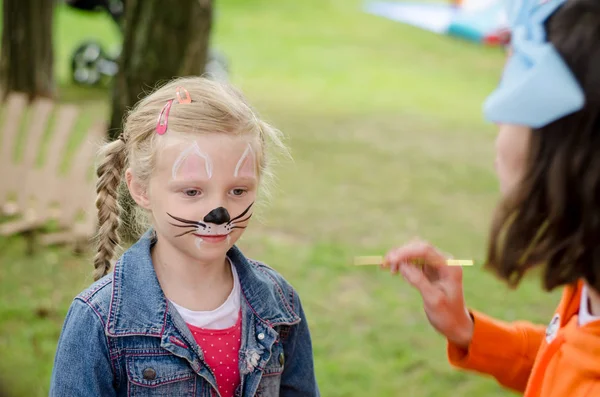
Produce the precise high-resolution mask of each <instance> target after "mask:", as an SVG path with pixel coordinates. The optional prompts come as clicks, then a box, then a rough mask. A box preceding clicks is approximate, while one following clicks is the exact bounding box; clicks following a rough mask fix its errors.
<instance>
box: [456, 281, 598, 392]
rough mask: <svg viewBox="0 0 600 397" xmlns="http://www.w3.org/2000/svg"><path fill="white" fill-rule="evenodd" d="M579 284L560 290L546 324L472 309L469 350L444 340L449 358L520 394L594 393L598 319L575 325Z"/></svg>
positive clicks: (578, 302)
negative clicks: (496, 316) (511, 320)
mask: <svg viewBox="0 0 600 397" xmlns="http://www.w3.org/2000/svg"><path fill="white" fill-rule="evenodd" d="M582 287H583V283H582V282H579V283H577V284H576V285H574V286H570V287H566V288H565V289H564V291H563V296H562V299H561V301H560V304H559V306H558V308H557V310H556V315H555V316H554V319H553V321H552V322H551V324H550V325H549V326H548V327H547V328H546V327H542V326H536V325H533V324H531V323H528V322H514V323H505V322H501V321H498V320H495V319H493V318H490V317H488V316H486V315H485V314H482V313H479V312H475V311H472V312H471V313H472V314H473V317H474V319H475V328H474V334H473V340H472V342H471V345H470V346H469V350H468V351H465V350H463V349H461V348H460V347H458V346H455V345H453V344H452V343H448V359H449V361H450V363H451V364H452V365H454V366H456V367H458V368H462V369H467V370H472V371H476V372H479V373H483V374H488V375H491V376H493V377H494V378H496V380H497V381H498V382H499V383H500V384H502V385H503V386H505V387H508V388H510V389H513V390H515V391H518V392H521V393H524V396H525V397H592V396H600V321H593V322H590V323H588V324H585V325H584V326H579V324H578V313H579V304H580V298H581V290H582Z"/></svg>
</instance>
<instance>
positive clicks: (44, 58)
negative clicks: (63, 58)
mask: <svg viewBox="0 0 600 397" xmlns="http://www.w3.org/2000/svg"><path fill="white" fill-rule="evenodd" d="M54 3H55V0H3V23H2V49H1V52H0V88H1V90H2V99H4V98H6V95H7V94H8V93H9V92H11V91H20V92H25V93H27V94H29V96H30V98H32V99H33V97H36V96H44V97H54V94H55V85H54V53H53V47H52V44H53V43H52V21H53V17H54Z"/></svg>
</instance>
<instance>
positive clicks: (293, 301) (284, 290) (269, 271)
mask: <svg viewBox="0 0 600 397" xmlns="http://www.w3.org/2000/svg"><path fill="white" fill-rule="evenodd" d="M248 262H249V263H250V265H251V266H254V267H255V268H256V270H257V271H258V272H259V273H262V274H263V275H264V277H265V279H266V281H267V282H268V283H270V284H272V286H273V287H274V288H275V289H277V290H279V292H280V293H281V295H282V298H284V300H285V301H286V303H288V304H290V305H291V307H292V309H294V308H297V306H298V304H299V297H298V293H297V292H296V290H295V289H294V287H293V286H292V284H291V283H290V282H289V281H288V280H286V278H285V277H284V276H283V275H281V273H279V272H278V271H277V270H275V269H273V268H272V267H271V266H269V265H267V264H266V263H264V262H261V261H258V260H255V259H250V258H248ZM294 313H295V314H299V313H298V312H297V310H294Z"/></svg>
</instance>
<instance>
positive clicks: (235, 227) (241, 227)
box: [232, 226, 246, 229]
mask: <svg viewBox="0 0 600 397" xmlns="http://www.w3.org/2000/svg"><path fill="white" fill-rule="evenodd" d="M245 228H246V226H233V227H232V229H245Z"/></svg>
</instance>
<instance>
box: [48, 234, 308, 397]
mask: <svg viewBox="0 0 600 397" xmlns="http://www.w3.org/2000/svg"><path fill="white" fill-rule="evenodd" d="M153 236H154V235H153V232H152V231H149V232H147V233H146V234H145V235H144V236H143V237H142V238H141V239H140V240H139V241H138V242H137V243H136V244H134V245H133V246H132V247H131V248H130V249H129V250H127V251H126V252H125V253H124V254H123V256H122V257H121V258H120V259H119V261H118V262H117V264H116V265H115V269H114V272H113V273H112V274H109V275H107V276H105V277H104V278H102V279H100V280H99V281H97V282H95V283H94V284H92V285H91V286H90V287H89V288H88V289H87V290H85V291H84V292H82V293H81V294H79V295H78V296H77V297H76V298H75V299H74V300H73V303H72V304H71V307H70V309H69V311H68V313H67V316H66V319H65V322H64V326H63V329H62V333H61V336H60V339H59V343H58V349H57V352H56V357H55V361H54V368H53V372H52V381H51V385H50V396H53V397H54V396H55V397H67V396H68V397H80V396H81V397H83V396H86V397H87V396H90V397H91V396H94V397H97V396H102V397H109V396H190V397H192V396H194V397H209V396H210V397H215V396H219V393H218V390H217V387H216V384H217V383H216V380H215V376H214V374H213V373H212V371H211V370H210V368H209V367H208V366H207V365H206V364H205V362H204V360H203V354H202V350H201V349H200V348H199V347H198V345H197V344H196V343H195V341H194V338H193V336H192V334H191V332H190V331H189V329H188V327H187V326H186V324H185V322H184V321H183V319H182V318H181V316H180V315H179V313H178V312H177V310H176V309H175V308H174V307H172V306H171V305H169V304H168V301H167V299H166V298H165V295H164V293H163V291H162V289H161V287H160V284H159V282H158V279H157V277H156V273H155V272H154V267H153V265H152V260H151V256H150V248H151V246H152V244H153V243H154V237H153ZM227 256H228V257H229V259H230V260H231V262H232V263H233V264H234V266H235V267H236V270H237V272H238V275H239V279H240V284H241V289H242V300H241V302H242V340H241V347H240V352H239V367H240V377H241V384H240V386H239V388H238V390H237V391H236V396H258V397H271V396H285V397H295V396H302V397H310V396H319V390H318V386H317V383H316V379H315V374H314V366H313V357H312V342H311V337H310V333H309V329H308V325H307V322H306V319H305V317H304V312H303V310H302V306H301V303H300V298H299V297H298V295H297V294H296V292H295V291H294V289H293V288H292V287H291V286H290V285H289V284H288V283H287V282H286V281H285V280H284V278H283V277H282V276H281V275H279V274H278V273H277V272H275V271H274V270H273V269H271V268H270V267H268V266H266V265H264V264H262V263H259V262H256V261H252V260H249V259H247V258H246V257H244V255H243V254H242V253H241V252H240V250H239V249H238V248H237V247H233V248H231V250H229V252H228V253H227Z"/></svg>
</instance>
